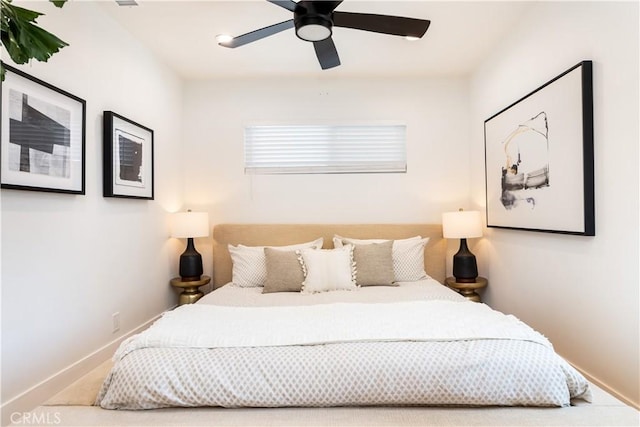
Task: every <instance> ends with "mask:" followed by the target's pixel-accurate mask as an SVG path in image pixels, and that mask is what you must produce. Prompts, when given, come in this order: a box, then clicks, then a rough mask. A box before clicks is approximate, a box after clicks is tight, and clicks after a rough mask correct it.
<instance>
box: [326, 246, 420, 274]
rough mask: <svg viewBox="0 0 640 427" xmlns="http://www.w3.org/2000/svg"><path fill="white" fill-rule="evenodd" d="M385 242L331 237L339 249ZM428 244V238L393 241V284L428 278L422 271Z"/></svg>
mask: <svg viewBox="0 0 640 427" xmlns="http://www.w3.org/2000/svg"><path fill="white" fill-rule="evenodd" d="M385 241H388V240H385V239H364V240H363V239H352V238H349V237H342V236H338V235H335V236H333V245H334V246H335V247H340V246H342V245H343V244H361V245H366V244H372V243H381V242H385ZM428 242H429V238H428V237H425V238H422V237H421V236H415V237H409V238H407V239H399V240H393V246H392V251H391V257H392V258H393V276H394V281H395V282H414V281H416V280H422V279H426V278H427V277H429V276H427V273H426V272H425V271H424V247H425V246H426V245H427V243H428Z"/></svg>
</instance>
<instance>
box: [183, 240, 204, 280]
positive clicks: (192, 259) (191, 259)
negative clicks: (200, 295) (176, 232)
mask: <svg viewBox="0 0 640 427" xmlns="http://www.w3.org/2000/svg"><path fill="white" fill-rule="evenodd" d="M200 276H202V255H200V254H199V253H198V251H196V247H195V246H194V244H193V238H192V237H189V238H188V239H187V248H186V249H185V251H184V252H183V253H182V255H180V277H181V278H182V281H183V282H192V281H198V280H200Z"/></svg>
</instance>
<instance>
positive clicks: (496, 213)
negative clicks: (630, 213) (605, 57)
mask: <svg viewBox="0 0 640 427" xmlns="http://www.w3.org/2000/svg"><path fill="white" fill-rule="evenodd" d="M592 76H593V71H592V62H591V61H582V62H580V63H579V64H577V65H575V66H573V67H572V68H570V69H569V70H567V71H565V72H564V73H562V74H560V75H559V76H557V77H555V78H554V79H552V80H551V81H549V82H547V83H545V84H544V85H542V86H541V87H539V88H538V89H536V90H534V91H533V92H531V93H529V94H528V95H526V96H525V97H523V98H521V99H520V100H518V101H516V102H515V103H513V104H511V105H510V106H508V107H507V108H505V109H503V110H501V111H500V112H498V113H497V114H495V115H493V116H491V117H490V118H488V119H487V120H485V122H484V131H485V178H486V197H487V200H486V202H487V226H488V227H497V228H511V229H519V230H529V231H542V232H551V233H564V234H577V235H585V236H594V235H595V212H594V210H595V207H594V172H593V163H594V158H593V157H594V151H593V83H592V80H593V77H592Z"/></svg>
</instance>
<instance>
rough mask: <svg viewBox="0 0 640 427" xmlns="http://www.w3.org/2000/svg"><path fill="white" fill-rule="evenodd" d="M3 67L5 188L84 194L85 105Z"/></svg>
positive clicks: (3, 174)
mask: <svg viewBox="0 0 640 427" xmlns="http://www.w3.org/2000/svg"><path fill="white" fill-rule="evenodd" d="M3 66H4V68H5V69H6V75H5V80H4V82H3V83H2V89H1V97H2V120H1V125H0V128H1V134H2V138H1V139H2V143H1V145H2V148H1V154H2V155H1V159H2V161H1V162H0V164H1V169H2V184H1V185H2V188H10V189H16V190H35V191H48V192H57V193H71V194H84V192H85V188H84V187H85V175H84V168H85V114H86V113H85V110H86V103H85V101H84V100H83V99H80V98H78V97H77V96H74V95H72V94H70V93H68V92H65V91H63V90H61V89H59V88H57V87H55V86H52V85H50V84H48V83H45V82H43V81H42V80H38V79H36V78H35V77H32V76H30V75H28V74H26V73H23V72H22V71H20V70H18V69H15V68H13V67H11V66H9V65H6V64H3Z"/></svg>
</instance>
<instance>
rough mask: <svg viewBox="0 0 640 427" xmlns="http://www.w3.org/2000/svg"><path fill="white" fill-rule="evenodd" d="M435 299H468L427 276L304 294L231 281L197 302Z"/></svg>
mask: <svg viewBox="0 0 640 427" xmlns="http://www.w3.org/2000/svg"><path fill="white" fill-rule="evenodd" d="M432 299H439V300H450V301H466V300H465V298H464V297H463V296H461V295H460V294H458V293H457V292H454V291H452V290H451V289H449V288H447V287H446V286H444V285H442V284H441V283H440V282H438V281H437V280H434V279H431V278H427V279H423V280H418V281H415V282H398V286H367V287H361V288H358V289H357V290H355V291H332V292H321V293H316V294H302V293H300V292H278V293H270V294H263V293H262V288H260V287H254V288H241V287H239V286H234V285H233V283H229V284H227V285H225V286H223V287H221V288H218V289H216V290H215V291H214V292H211V293H209V294H207V295H205V296H204V297H202V298H201V299H200V300H199V301H198V304H215V305H233V306H246V307H258V306H271V307H272V306H283V305H313V304H327V303H334V302H361V303H380V302H399V301H416V300H432Z"/></svg>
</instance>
